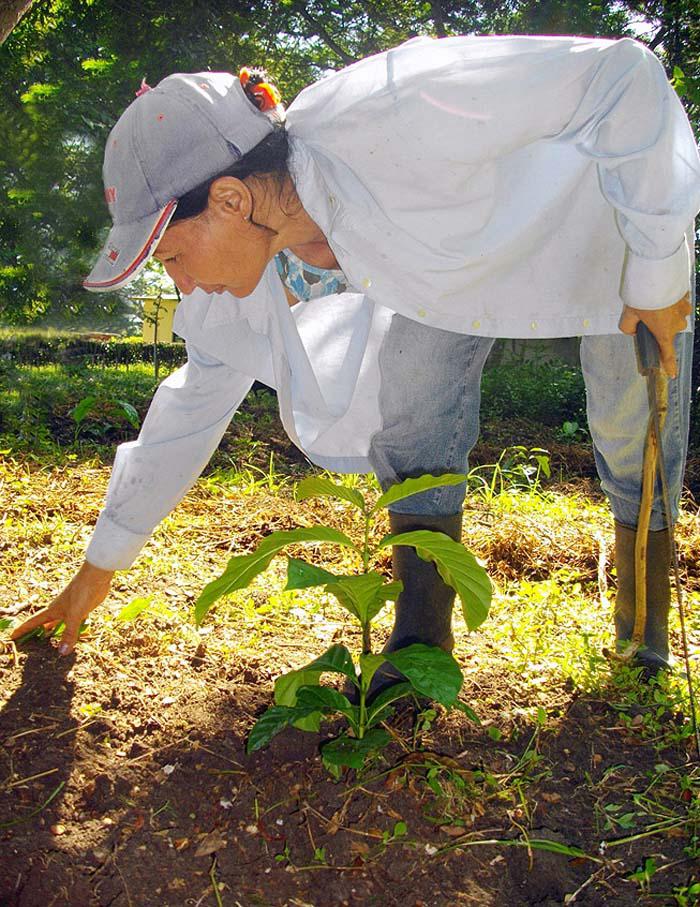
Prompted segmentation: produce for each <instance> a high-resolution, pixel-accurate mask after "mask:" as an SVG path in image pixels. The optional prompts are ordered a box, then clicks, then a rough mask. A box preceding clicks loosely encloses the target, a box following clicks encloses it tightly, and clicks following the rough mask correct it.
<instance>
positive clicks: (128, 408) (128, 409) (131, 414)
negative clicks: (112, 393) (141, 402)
mask: <svg viewBox="0 0 700 907" xmlns="http://www.w3.org/2000/svg"><path fill="white" fill-rule="evenodd" d="M116 403H117V405H118V406H119V407H120V408H121V410H122V412H123V413H124V415H125V416H126V420H127V422H128V423H129V424H130V425H131V426H132V427H133V428H138V427H139V425H140V424H141V420H140V419H139V414H138V411H137V410H136V407H134V406H132V405H131V403H127V401H126V400H117V401H116Z"/></svg>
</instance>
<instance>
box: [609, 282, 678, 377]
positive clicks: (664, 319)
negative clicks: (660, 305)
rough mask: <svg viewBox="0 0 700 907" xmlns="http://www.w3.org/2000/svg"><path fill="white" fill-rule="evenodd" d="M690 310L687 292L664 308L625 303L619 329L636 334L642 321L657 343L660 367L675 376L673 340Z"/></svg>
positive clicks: (676, 366) (676, 368)
mask: <svg viewBox="0 0 700 907" xmlns="http://www.w3.org/2000/svg"><path fill="white" fill-rule="evenodd" d="M691 311H692V307H691V305H690V294H689V293H686V294H685V296H684V297H683V299H679V300H678V302H675V303H674V304H673V305H670V306H667V307H666V308H665V309H633V308H632V307H631V306H628V305H626V306H625V308H624V309H623V312H622V318H620V330H621V331H622V333H623V334H636V333H637V325H638V324H639V322H640V321H641V322H643V323H644V324H645V325H646V326H647V327H648V328H649V330H650V331H651V333H652V334H653V335H654V337H656V342H657V343H658V344H659V359H660V361H661V368H662V369H663V370H664V371H665V372H666V374H667V375H668V377H669V378H675V377H676V375H677V374H678V364H677V362H676V353H675V351H674V349H673V340H674V338H675V336H676V334H678V333H680V332H681V331H683V330H685V328H686V319H687V318H688V315H690V313H691Z"/></svg>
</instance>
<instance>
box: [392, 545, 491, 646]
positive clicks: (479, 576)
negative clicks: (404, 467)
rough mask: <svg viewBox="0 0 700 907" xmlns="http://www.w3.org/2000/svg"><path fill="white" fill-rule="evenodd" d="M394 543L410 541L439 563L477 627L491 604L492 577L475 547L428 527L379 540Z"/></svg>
mask: <svg viewBox="0 0 700 907" xmlns="http://www.w3.org/2000/svg"><path fill="white" fill-rule="evenodd" d="M390 545H410V546H412V547H414V548H415V549H416V553H417V554H418V555H419V556H420V557H422V558H423V560H424V561H432V562H433V563H434V564H435V566H436V567H437V571H438V573H439V574H440V576H441V577H442V578H443V580H444V581H445V582H446V583H447V584H448V586H452V588H453V589H454V590H455V592H456V593H457V595H459V597H460V599H461V602H462V611H463V612H464V619H465V621H466V622H467V626H468V627H469V629H470V630H475V629H476V628H477V627H478V626H480V625H481V624H482V623H483V622H484V621H485V620H486V617H487V616H488V613H489V605H490V604H491V594H492V587H491V580H490V579H489V577H488V574H487V572H486V571H485V570H484V568H483V567H482V566H481V564H479V563H478V561H477V559H476V558H475V557H474V555H473V554H472V553H471V551H467V549H466V548H465V547H464V546H463V545H461V544H460V543H459V542H455V541H454V540H453V539H451V538H450V537H449V536H448V535H445V534H444V533H443V532H431V531H430V530H428V529H418V530H416V531H415V532H402V533H400V534H399V535H389V536H386V537H385V538H383V539H382V541H381V542H380V543H379V548H380V549H381V548H387V547H389V546H390Z"/></svg>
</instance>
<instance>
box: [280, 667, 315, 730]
mask: <svg viewBox="0 0 700 907" xmlns="http://www.w3.org/2000/svg"><path fill="white" fill-rule="evenodd" d="M320 677H321V671H308V670H304V668H302V669H301V670H299V671H289V672H288V673H287V674H282V676H281V677H278V678H277V680H276V681H275V705H286V706H292V707H293V706H295V705H297V690H299V689H300V688H301V687H303V686H313V685H314V684H317V683H318V681H319V679H320ZM294 727H297V728H299V730H300V731H311V732H312V733H315V732H317V731H318V730H319V728H320V727H321V715H320V713H316V714H314V715H308V716H307V717H306V718H300V719H299V720H298V721H295V722H294Z"/></svg>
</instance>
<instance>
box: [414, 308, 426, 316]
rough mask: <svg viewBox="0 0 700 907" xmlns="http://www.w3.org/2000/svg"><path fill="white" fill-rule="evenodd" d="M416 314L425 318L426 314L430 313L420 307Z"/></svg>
mask: <svg viewBox="0 0 700 907" xmlns="http://www.w3.org/2000/svg"><path fill="white" fill-rule="evenodd" d="M416 314H417V315H418V317H419V318H425V316H426V315H427V314H428V313H427V312H426V311H425V309H418V311H417V312H416Z"/></svg>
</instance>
